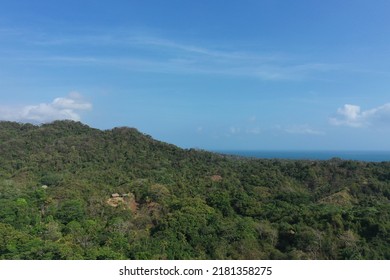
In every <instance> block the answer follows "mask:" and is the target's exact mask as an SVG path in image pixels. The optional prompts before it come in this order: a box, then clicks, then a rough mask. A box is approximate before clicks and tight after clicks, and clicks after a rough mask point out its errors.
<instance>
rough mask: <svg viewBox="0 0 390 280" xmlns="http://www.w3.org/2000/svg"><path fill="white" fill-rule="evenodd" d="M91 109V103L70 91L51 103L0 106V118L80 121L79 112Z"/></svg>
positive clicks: (34, 120)
mask: <svg viewBox="0 0 390 280" xmlns="http://www.w3.org/2000/svg"><path fill="white" fill-rule="evenodd" d="M91 109H92V104H91V103H89V102H86V101H84V100H83V97H82V96H81V95H80V94H79V93H77V92H72V93H70V94H69V95H68V96H67V97H58V98H55V99H54V100H53V101H52V102H51V103H40V104H37V105H26V106H23V107H0V119H2V120H9V121H18V122H31V123H46V122H51V121H54V120H74V121H80V120H81V116H80V113H81V112H83V111H88V110H91Z"/></svg>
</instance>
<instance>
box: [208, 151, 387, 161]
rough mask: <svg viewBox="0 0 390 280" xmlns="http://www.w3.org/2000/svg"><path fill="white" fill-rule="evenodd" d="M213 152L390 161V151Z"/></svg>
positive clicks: (288, 157) (309, 158)
mask: <svg viewBox="0 0 390 280" xmlns="http://www.w3.org/2000/svg"><path fill="white" fill-rule="evenodd" d="M213 152H216V153H221V154H227V155H233V156H242V157H248V158H259V159H288V160H330V159H333V158H339V159H342V160H355V161H365V162H383V161H390V151H368V150H366V151H362V150H360V151H359V150H357V151H353V150H350V151H346V150H213Z"/></svg>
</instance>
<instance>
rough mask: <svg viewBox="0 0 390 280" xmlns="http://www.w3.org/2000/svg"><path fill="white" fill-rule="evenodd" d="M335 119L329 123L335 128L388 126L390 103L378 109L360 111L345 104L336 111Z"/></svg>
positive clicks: (353, 106) (331, 119) (357, 107)
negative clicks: (335, 126)
mask: <svg viewBox="0 0 390 280" xmlns="http://www.w3.org/2000/svg"><path fill="white" fill-rule="evenodd" d="M337 115H338V116H337V117H332V118H330V119H329V122H330V123H331V124H332V125H337V126H349V127H355V128H359V127H367V126H372V125H384V124H387V125H389V124H390V103H386V104H384V105H381V106H379V107H376V108H373V109H369V110H366V111H362V109H361V107H360V106H358V105H352V104H345V105H344V106H343V107H342V108H339V109H338V110H337Z"/></svg>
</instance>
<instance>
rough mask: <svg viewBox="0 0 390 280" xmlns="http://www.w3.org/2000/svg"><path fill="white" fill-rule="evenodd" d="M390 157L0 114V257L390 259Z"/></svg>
mask: <svg viewBox="0 0 390 280" xmlns="http://www.w3.org/2000/svg"><path fill="white" fill-rule="evenodd" d="M389 199H390V163H388V162H384V163H363V162H355V161H341V160H331V161H287V160H253V159H243V158H234V157H229V156H224V155H218V154H214V153H209V152H204V151H196V150H183V149H180V148H178V147H175V146H173V145H169V144H166V143H162V142H159V141H156V140H154V139H152V138H151V137H150V136H147V135H144V134H142V133H140V132H138V131H137V130H136V129H132V128H114V129H112V130H107V131H100V130H97V129H92V128H90V127H88V126H86V125H83V124H81V123H76V122H71V121H57V122H54V123H51V124H45V125H42V126H33V125H30V124H18V123H12V122H0V258H3V259H390V219H389V217H390V204H389Z"/></svg>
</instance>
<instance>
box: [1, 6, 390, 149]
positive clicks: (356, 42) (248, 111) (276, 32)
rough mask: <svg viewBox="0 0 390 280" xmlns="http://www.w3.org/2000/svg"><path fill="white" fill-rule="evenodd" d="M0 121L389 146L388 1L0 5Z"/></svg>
mask: <svg viewBox="0 0 390 280" xmlns="http://www.w3.org/2000/svg"><path fill="white" fill-rule="evenodd" d="M0 7H1V8H0V120H8V121H17V122H29V123H34V124H42V123H47V122H51V121H54V120H59V119H71V120H76V121H81V122H83V123H86V124H88V125H89V126H91V127H95V128H99V129H111V128H113V127H118V126H128V127H135V128H137V129H138V130H140V131H141V132H143V133H146V134H149V135H151V136H152V137H153V138H155V139H158V140H161V141H165V142H169V143H172V144H175V145H177V146H180V147H183V148H200V149H208V150H390V141H389V140H390V17H389V16H388V15H389V14H390V1H388V0H344V1H340V0H327V1H323V0H296V1H287V0H283V1H282V0H240V1H233V0H213V1H210V0H197V1H193V0H167V1H159V0H142V1H141V0H137V1H136V0H110V1H106V0H100V1H94V0H83V1H80V0H77V1H75V0H67V1H65V0H64V1H49V0H34V1H30V0H0Z"/></svg>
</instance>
